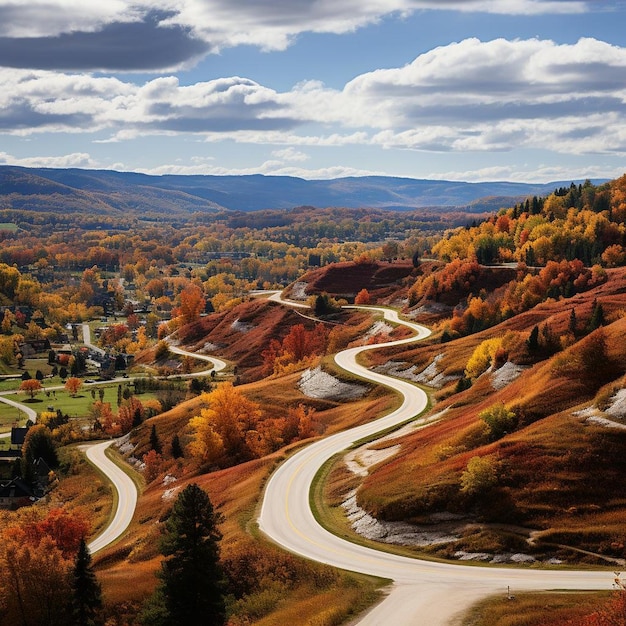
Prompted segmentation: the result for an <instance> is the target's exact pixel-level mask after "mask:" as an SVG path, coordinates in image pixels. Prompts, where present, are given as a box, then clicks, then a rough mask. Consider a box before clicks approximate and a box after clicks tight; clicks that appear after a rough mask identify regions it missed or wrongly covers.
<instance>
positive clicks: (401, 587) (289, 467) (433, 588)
mask: <svg viewBox="0 0 626 626" xmlns="http://www.w3.org/2000/svg"><path fill="white" fill-rule="evenodd" d="M375 310H376V309H375ZM378 310H379V311H381V312H383V314H384V316H385V318H386V319H387V320H389V321H392V322H395V323H398V322H399V321H400V320H399V319H398V317H397V314H396V313H395V312H394V311H390V310H386V309H378ZM402 323H404V324H405V325H407V326H409V327H411V328H412V329H413V330H414V331H415V332H416V335H415V336H414V337H410V338H407V339H403V340H401V341H399V342H388V343H386V344H377V345H376V346H363V347H358V348H351V349H349V350H346V351H344V352H341V353H339V354H338V355H337V356H336V358H335V360H336V362H337V363H338V364H339V365H340V366H341V367H343V368H345V369H346V370H347V371H350V372H353V373H355V374H358V375H359V376H363V377H364V378H365V377H366V378H368V379H369V380H372V381H375V382H378V383H380V384H385V385H387V386H388V387H392V388H394V389H396V390H398V391H399V392H400V393H401V394H402V395H403V396H404V401H403V403H402V406H400V408H398V409H396V410H395V411H394V412H393V413H391V414H389V415H387V416H386V417H384V418H382V419H380V420H377V421H375V422H374V423H370V424H366V425H364V426H359V427H357V428H354V429H351V430H350V431H346V432H343V433H339V434H336V435H333V436H331V437H328V438H326V439H323V440H321V441H318V442H315V443H313V444H312V445H310V446H307V447H306V448H304V449H303V450H301V451H300V452H298V453H297V454H295V455H294V456H292V457H290V458H289V459H288V460H287V461H285V462H284V463H283V464H282V465H281V466H280V467H279V468H278V470H277V471H276V472H275V473H274V474H273V475H272V477H271V479H270V481H269V482H268V485H267V488H266V492H265V495H264V498H263V503H262V508H261V513H260V516H259V520H258V521H259V527H260V529H261V530H262V531H263V532H264V533H265V534H266V535H267V536H268V537H269V538H271V539H272V540H274V541H275V542H277V543H278V544H280V545H282V546H283V547H285V548H287V549H288V550H290V551H292V552H295V553H297V554H300V555H302V556H305V557H308V558H311V559H313V560H316V561H320V562H322V563H327V564H329V565H333V566H335V567H340V568H343V569H347V570H352V571H357V572H361V573H365V574H372V575H375V576H380V577H382V578H388V579H390V580H392V581H394V586H393V588H392V591H391V593H390V595H389V596H388V597H387V598H386V599H385V601H384V602H382V603H381V604H380V605H378V606H377V607H376V608H375V609H374V610H373V611H371V612H370V613H369V614H368V615H366V616H365V617H364V618H363V619H362V620H361V621H360V622H359V624H360V626H383V625H385V626H386V625H389V624H393V625H394V626H404V625H406V626H409V625H411V626H420V625H423V626H445V625H447V624H449V623H450V620H452V619H453V618H454V617H455V616H456V615H457V614H458V613H459V612H462V611H464V610H466V609H467V608H469V607H470V606H471V605H472V604H473V603H474V602H476V601H477V600H479V599H481V598H483V597H485V596H487V595H490V594H493V593H501V594H503V595H504V594H505V593H506V591H507V586H510V588H511V590H512V593H515V592H516V591H520V590H544V589H610V588H611V583H612V579H613V576H612V573H611V572H598V571H596V572H579V571H549V570H536V569H515V568H508V567H507V568H504V567H499V568H495V567H494V568H487V567H476V566H470V565H457V564H451V563H435V562H429V561H424V560H420V559H413V558H408V557H401V556H396V555H392V554H387V553H385V552H379V551H377V550H374V549H371V548H366V547H363V546H359V545H356V544H353V543H350V542H348V541H346V540H344V539H341V538H339V537H336V536H335V535H332V534H331V533H329V532H328V531H326V530H325V529H324V528H322V527H321V526H320V525H319V524H318V523H317V521H316V520H315V518H314V517H313V514H312V512H311V509H310V504H309V493H310V491H311V485H312V482H313V479H314V477H315V475H316V473H317V471H318V469H319V468H320V467H321V466H322V465H323V464H324V463H325V462H326V461H327V460H328V459H330V458H331V457H333V456H334V455H335V454H337V453H338V452H340V451H342V450H345V449H346V448H347V447H348V446H350V445H351V444H352V443H353V442H354V441H357V440H359V439H361V438H363V437H365V436H368V435H371V434H373V433H375V432H378V431H380V430H383V429H385V428H387V427H389V426H391V425H394V424H399V423H402V422H405V421H406V420H409V419H411V418H412V417H414V416H415V415H417V414H418V413H419V412H420V411H421V410H423V409H424V408H425V406H426V402H427V398H426V394H425V393H424V392H422V391H421V390H420V389H418V388H417V387H415V386H414V385H411V384H410V383H408V382H406V381H402V380H396V379H392V378H390V377H387V376H384V375H382V374H377V373H373V372H369V371H368V370H367V369H366V368H364V367H362V366H361V365H359V364H358V363H357V362H356V358H357V356H358V355H359V354H360V353H361V352H363V351H365V350H370V349H376V348H380V347H383V346H387V345H393V344H395V345H398V344H401V343H409V342H411V341H418V340H419V339H422V338H424V337H426V336H428V334H430V331H428V329H426V328H424V327H422V326H419V325H417V324H408V323H406V322H402ZM511 606H512V610H514V605H513V604H512V605H511Z"/></svg>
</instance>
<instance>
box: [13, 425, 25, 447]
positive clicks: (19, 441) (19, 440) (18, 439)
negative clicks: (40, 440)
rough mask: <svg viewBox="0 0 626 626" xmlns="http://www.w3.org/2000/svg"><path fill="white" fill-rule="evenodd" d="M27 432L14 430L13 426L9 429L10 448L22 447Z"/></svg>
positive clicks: (20, 429)
mask: <svg viewBox="0 0 626 626" xmlns="http://www.w3.org/2000/svg"><path fill="white" fill-rule="evenodd" d="M27 432H28V428H16V427H15V426H14V427H13V428H11V445H12V446H21V445H24V439H25V438H26V433H27Z"/></svg>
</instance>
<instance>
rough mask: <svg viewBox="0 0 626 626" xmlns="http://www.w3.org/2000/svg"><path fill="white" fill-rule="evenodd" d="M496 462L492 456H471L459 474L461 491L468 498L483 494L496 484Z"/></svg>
mask: <svg viewBox="0 0 626 626" xmlns="http://www.w3.org/2000/svg"><path fill="white" fill-rule="evenodd" d="M498 465H499V464H498V461H497V459H496V457H495V456H494V455H492V454H490V455H487V456H473V457H472V458H471V459H470V460H469V461H468V463H467V467H466V469H465V471H464V472H463V473H462V474H461V491H462V492H463V493H466V494H468V495H470V496H477V495H482V494H485V493H487V492H489V491H491V489H493V488H494V487H495V486H496V485H497V484H498Z"/></svg>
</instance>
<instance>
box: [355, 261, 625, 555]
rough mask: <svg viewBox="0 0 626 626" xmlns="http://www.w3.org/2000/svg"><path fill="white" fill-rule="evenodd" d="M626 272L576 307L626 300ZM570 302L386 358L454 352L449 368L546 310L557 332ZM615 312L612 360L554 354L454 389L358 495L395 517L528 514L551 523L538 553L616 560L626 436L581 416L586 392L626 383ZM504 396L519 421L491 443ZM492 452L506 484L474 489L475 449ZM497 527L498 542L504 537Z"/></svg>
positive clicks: (510, 519)
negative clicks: (560, 362)
mask: <svg viewBox="0 0 626 626" xmlns="http://www.w3.org/2000/svg"><path fill="white" fill-rule="evenodd" d="M625 276H626V272H624V270H621V271H620V272H615V273H613V275H612V279H611V280H610V281H609V282H608V283H607V284H605V285H602V286H601V287H599V288H598V289H596V290H593V291H592V292H590V293H588V294H581V295H579V296H577V297H576V307H577V311H578V310H579V308H578V307H579V306H580V307H587V308H588V309H589V312H590V311H591V304H592V302H593V299H594V298H595V297H598V298H600V297H601V298H602V300H601V302H602V303H603V306H604V304H605V302H606V303H608V304H607V308H609V309H610V310H615V311H618V310H620V309H619V308H618V307H619V306H620V303H621V306H622V307H623V306H624V304H625V303H626V297H625V296H624V292H625V291H626V289H625V284H626V278H625ZM571 306H572V302H571V301H567V300H563V301H560V302H549V303H545V304H543V305H540V306H538V307H536V308H535V309H533V311H531V312H529V313H527V314H523V315H519V316H517V317H515V318H513V319H512V320H509V321H507V322H506V323H504V324H501V325H500V326H498V327H496V328H494V329H490V330H489V331H484V332H483V333H479V334H477V335H473V336H470V337H465V338H463V339H459V340H456V341H454V342H451V343H450V344H444V345H438V344H437V345H430V346H428V345H426V346H423V347H418V348H411V349H409V350H406V349H405V350H404V351H403V352H401V353H399V354H391V353H390V352H391V351H387V355H386V358H389V359H393V360H407V361H408V362H410V363H413V362H415V363H418V364H424V366H425V365H426V364H428V363H429V362H430V360H432V358H433V356H434V355H435V354H437V353H438V352H439V351H445V353H446V357H445V358H444V359H442V360H441V362H440V364H441V366H442V368H443V370H444V372H445V373H446V374H454V373H458V372H459V370H462V368H463V367H464V361H465V359H466V357H467V358H469V355H470V354H471V352H472V350H473V348H474V347H475V346H476V345H477V344H478V343H480V342H481V341H482V340H484V339H486V338H488V337H489V336H501V335H502V334H504V332H505V331H507V330H512V331H515V332H529V330H530V328H532V325H535V324H537V323H540V322H541V321H543V322H547V323H548V324H549V325H550V327H551V328H553V329H554V332H556V333H558V332H560V330H564V329H565V328H566V327H567V323H568V319H569V311H570V310H571ZM580 318H581V319H583V318H584V313H582V314H580ZM612 319H614V321H613V323H611V324H610V325H608V326H606V327H605V329H604V332H605V335H606V343H607V348H608V350H607V352H608V361H607V364H606V366H605V367H602V368H599V369H598V370H597V371H596V370H594V371H592V372H583V371H582V370H581V372H580V373H576V372H574V374H572V372H571V371H564V372H561V370H559V369H557V368H556V367H555V365H554V362H555V360H556V359H557V358H558V357H554V358H552V359H547V360H544V361H541V362H539V363H537V364H535V365H534V366H533V367H531V368H530V369H528V370H526V371H525V372H524V373H523V374H522V375H521V376H520V377H519V378H518V379H517V380H516V381H514V382H513V383H511V384H509V385H508V386H506V387H505V388H503V389H501V390H500V391H495V390H494V389H493V387H492V385H491V383H490V377H489V374H486V375H484V376H482V377H480V378H479V379H478V380H477V381H475V383H474V385H473V386H472V387H471V388H470V389H468V390H466V391H464V392H461V393H454V394H453V395H450V396H449V397H447V398H446V399H445V400H443V401H442V402H441V403H440V404H439V405H437V406H436V407H435V409H434V411H437V412H438V411H441V410H442V409H443V408H444V407H448V408H449V410H448V412H447V413H446V415H445V417H444V419H442V420H441V421H440V422H439V423H437V424H436V425H434V426H431V427H429V428H426V429H423V430H421V431H416V432H414V433H412V434H410V435H408V436H406V437H404V439H403V440H402V451H401V452H400V453H399V454H397V455H395V456H394V457H392V458H390V459H388V460H387V461H384V462H383V463H381V464H380V465H379V466H377V467H376V468H375V469H374V471H373V472H372V473H371V475H370V476H369V477H368V478H366V479H365V481H364V483H363V485H362V487H361V488H360V490H359V495H358V499H359V504H361V506H364V508H366V509H367V510H368V511H370V512H371V513H372V514H374V515H375V516H379V517H382V518H384V519H388V520H415V521H424V519H425V517H427V516H428V515H429V514H430V513H432V512H436V511H445V510H448V511H453V512H460V513H463V514H465V515H467V516H469V519H470V520H473V521H478V522H482V523H485V522H496V523H501V524H511V523H515V524H523V525H525V526H526V527H527V528H528V529H539V530H541V531H542V533H541V534H540V535H539V537H540V539H542V540H543V542H544V543H541V542H540V544H539V547H537V548H535V549H536V550H537V552H538V553H542V551H546V552H548V553H550V554H551V555H555V554H556V555H558V556H559V557H561V558H564V559H566V560H568V561H579V562H581V561H582V562H588V563H596V564H597V563H600V564H605V565H606V562H605V561H604V560H603V558H602V555H606V556H608V557H623V556H624V545H626V533H625V532H624V530H623V529H624V527H626V498H625V497H624V496H623V494H622V491H621V489H620V486H621V484H622V483H621V478H620V476H623V473H624V471H625V470H626V441H625V440H624V437H623V435H622V434H621V432H619V431H615V430H611V429H607V428H603V427H600V426H593V425H590V424H586V423H584V422H583V421H582V419H577V418H575V417H573V415H572V412H573V411H574V410H575V408H576V406H577V405H579V404H580V403H581V402H584V401H588V402H591V401H592V400H593V398H594V397H595V395H596V393H597V392H598V390H599V389H603V388H605V386H607V385H611V384H619V386H620V387H621V385H622V381H623V375H624V372H626V343H625V342H624V340H623V338H624V336H626V318H624V317H622V316H620V315H615V316H613V318H612ZM583 341H587V340H583ZM576 356H577V346H576V345H575V346H573V347H572V348H570V349H569V354H568V355H567V358H568V359H569V360H570V361H574V360H575V358H576ZM373 360H377V361H378V360H380V355H379V354H375V355H374V357H373ZM612 381H616V382H615V383H612ZM497 402H502V403H503V404H504V405H506V406H508V407H511V408H513V409H514V410H515V412H516V414H517V415H518V417H519V422H520V423H519V426H518V429H517V430H516V432H514V433H511V434H509V435H507V436H505V437H504V438H502V439H501V440H499V441H497V442H490V441H489V439H488V437H487V435H486V433H485V431H484V425H483V424H482V422H481V421H480V419H479V418H478V414H479V413H480V412H481V411H482V410H484V409H486V408H488V407H490V406H491V405H493V404H495V403H497ZM487 454H494V455H496V458H497V459H498V460H499V463H500V467H501V475H500V483H499V486H498V488H497V489H496V490H495V491H494V492H492V493H486V494H484V495H483V497H481V498H468V497H467V496H466V495H465V494H463V493H461V491H460V475H461V473H462V471H463V470H464V469H465V467H466V465H467V462H468V461H469V459H470V458H471V457H472V456H476V455H480V456H483V455H487ZM493 537H494V539H493V542H492V544H493V545H492V546H491V548H492V550H494V551H495V550H497V549H498V545H499V544H500V543H501V540H502V539H503V538H502V537H500V538H498V537H497V535H494V536H493ZM488 543H489V542H488V541H486V539H485V535H480V534H478V535H476V537H475V538H474V539H473V540H472V541H466V546H467V548H468V549H470V550H471V551H480V550H481V549H487V548H489V546H488ZM485 544H487V545H485ZM547 544H559V545H547ZM561 544H564V545H565V546H568V547H570V548H574V549H576V550H579V551H576V550H572V549H567V548H563V547H561ZM472 545H473V548H474V549H472ZM580 550H586V551H589V552H592V553H594V554H593V555H588V554H584V553H583V552H580ZM596 554H598V555H600V556H595V555H596Z"/></svg>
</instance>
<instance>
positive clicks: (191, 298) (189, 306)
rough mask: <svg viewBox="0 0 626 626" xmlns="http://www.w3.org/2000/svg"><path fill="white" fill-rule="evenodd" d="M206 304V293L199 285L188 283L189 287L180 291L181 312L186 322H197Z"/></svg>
mask: <svg viewBox="0 0 626 626" xmlns="http://www.w3.org/2000/svg"><path fill="white" fill-rule="evenodd" d="M205 306H206V300H205V298H204V293H203V292H202V289H201V288H200V287H198V285H194V284H190V285H187V287H185V288H184V289H183V290H182V291H181V292H180V307H179V314H180V315H181V317H182V318H183V323H184V324H190V323H191V322H195V321H196V320H197V319H198V318H199V317H200V314H201V313H202V312H203V311H204V307H205Z"/></svg>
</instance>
